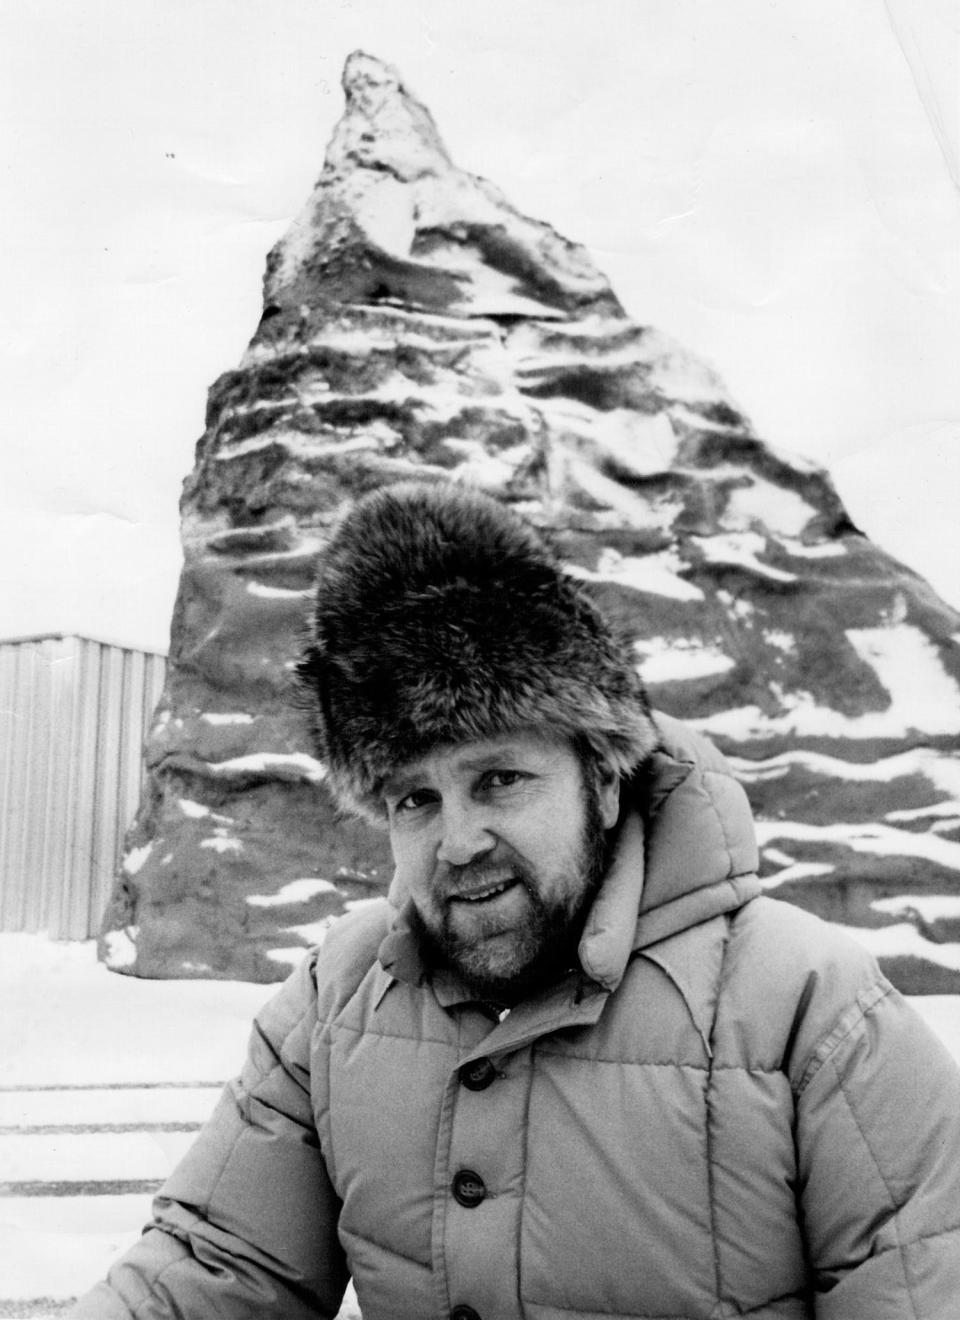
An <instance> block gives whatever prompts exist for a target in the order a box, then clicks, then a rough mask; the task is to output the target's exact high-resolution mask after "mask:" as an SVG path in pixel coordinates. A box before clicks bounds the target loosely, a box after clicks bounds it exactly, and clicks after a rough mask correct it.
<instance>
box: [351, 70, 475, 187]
mask: <svg viewBox="0 0 960 1320" xmlns="http://www.w3.org/2000/svg"><path fill="white" fill-rule="evenodd" d="M342 81H343V92H344V96H345V97H346V112H345V114H344V115H343V118H342V119H341V120H340V122H339V124H338V125H337V127H336V128H335V129H334V133H333V137H332V139H331V140H330V145H329V146H328V147H327V157H326V170H327V171H329V172H330V173H332V174H342V173H345V172H346V171H347V170H349V169H353V168H357V167H359V168H361V169H372V170H384V171H386V173H388V174H392V175H394V177H395V178H397V179H400V180H402V181H403V182H405V183H409V182H410V181H411V180H413V179H417V178H420V177H421V176H422V175H424V174H431V173H440V172H441V171H442V170H444V169H449V168H451V161H450V157H449V156H448V155H447V150H446V147H444V145H443V143H442V142H441V140H440V134H439V133H438V132H437V128H436V125H435V124H434V122H433V116H432V115H431V114H430V111H429V110H427V108H426V106H423V105H421V104H420V102H419V101H418V100H416V99H415V98H414V97H413V96H411V94H410V93H409V92H408V91H407V89H406V88H405V87H404V85H403V83H402V82H401V80H400V75H399V73H398V72H397V70H396V69H394V68H393V67H392V66H391V65H389V64H384V63H383V62H382V61H381V60H378V59H376V58H375V57H374V56H373V55H367V54H366V53H365V52H364V51H362V50H355V51H354V52H353V54H352V55H350V56H349V57H348V59H347V62H346V64H345V65H344V69H343V80H342Z"/></svg>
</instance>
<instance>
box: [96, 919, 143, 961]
mask: <svg viewBox="0 0 960 1320" xmlns="http://www.w3.org/2000/svg"><path fill="white" fill-rule="evenodd" d="M139 933H140V927H139V926H124V927H123V929H122V930H111V931H108V932H107V934H106V935H104V937H103V944H104V950H105V953H104V959H103V961H104V963H105V964H106V966H107V967H109V968H110V970H111V971H114V972H116V971H119V970H120V968H122V967H132V966H133V964H134V963H135V962H136V961H137V945H136V938H137V936H138V935H139Z"/></svg>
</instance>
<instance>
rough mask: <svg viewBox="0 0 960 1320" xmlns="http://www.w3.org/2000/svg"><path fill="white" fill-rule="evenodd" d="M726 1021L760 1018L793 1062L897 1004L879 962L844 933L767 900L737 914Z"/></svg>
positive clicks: (727, 975) (769, 1037)
mask: <svg viewBox="0 0 960 1320" xmlns="http://www.w3.org/2000/svg"><path fill="white" fill-rule="evenodd" d="M725 964H726V965H725V975H724V990H725V991H726V992H727V994H726V998H727V1004H726V1006H725V1007H726V1010H727V1014H728V1016H729V1015H731V1014H732V1015H733V1016H734V1017H738V1018H740V1019H741V1020H742V1021H743V1020H753V1019H756V1018H757V1017H759V1019H760V1020H761V1021H762V1023H763V1033H762V1034H764V1035H765V1036H766V1038H767V1040H768V1043H770V1044H773V1043H775V1042H776V1041H777V1040H778V1039H781V1040H784V1041H786V1040H789V1041H790V1042H791V1052H792V1053H793V1055H794V1058H795V1059H796V1058H803V1057H804V1056H805V1055H808V1054H809V1053H811V1052H813V1051H815V1050H816V1049H817V1048H819V1046H820V1045H821V1044H822V1042H823V1041H824V1040H826V1039H827V1038H829V1037H831V1036H832V1035H833V1034H834V1033H836V1032H838V1031H839V1032H844V1031H849V1030H851V1029H853V1028H854V1026H855V1024H856V1023H858V1022H859V1021H861V1020H862V1019H864V1018H865V1017H867V1016H872V1015H873V1014H875V1013H876V1012H877V1011H878V1010H880V1009H881V1008H882V1006H883V1004H884V1001H885V1000H887V999H888V998H889V997H890V996H893V998H894V999H898V998H899V996H897V994H896V991H895V990H894V988H893V986H892V985H891V984H890V982H889V981H888V980H887V978H886V977H885V976H884V975H883V972H882V971H881V969H880V967H879V965H878V964H877V961H876V959H875V958H874V957H873V955H872V954H871V953H870V952H869V950H868V949H866V948H865V947H864V946H863V945H862V944H861V943H859V942H858V941H857V940H856V939H855V938H854V937H853V936H852V935H850V934H849V933H848V932H847V931H845V930H844V929H843V928H842V927H839V926H836V925H834V924H832V923H830V922H827V921H823V920H822V919H821V918H820V917H817V916H814V915H813V914H812V913H810V912H805V911H803V909H801V908H798V907H796V906H795V905H794V904H792V903H786V902H783V901H780V900H777V899H774V898H770V897H767V896H764V895H762V896H760V897H758V898H755V899H753V900H752V901H751V902H749V903H747V904H745V905H744V907H743V908H741V909H740V910H739V911H738V912H736V913H735V914H734V915H733V917H732V919H731V924H730V941H729V947H728V950H727V954H726V958H725Z"/></svg>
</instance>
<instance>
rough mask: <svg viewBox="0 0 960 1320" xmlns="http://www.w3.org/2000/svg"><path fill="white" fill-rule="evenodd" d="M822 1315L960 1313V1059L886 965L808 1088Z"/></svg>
mask: <svg viewBox="0 0 960 1320" xmlns="http://www.w3.org/2000/svg"><path fill="white" fill-rule="evenodd" d="M797 1149H798V1157H799V1167H800V1196H801V1206H802V1213H803V1221H804V1230H805V1236H806V1241H807V1246H808V1251H809V1254H810V1264H811V1266H812V1268H813V1272H814V1279H815V1288H816V1299H815V1315H816V1316H817V1318H818V1320H956V1317H957V1316H958V1315H960V1070H958V1068H957V1066H956V1064H955V1063H954V1061H953V1060H952V1059H951V1058H950V1057H949V1055H948V1054H947V1052H946V1051H945V1050H944V1049H943V1047H942V1046H941V1044H940V1042H939V1041H938V1040H937V1039H936V1038H935V1037H934V1036H933V1034H932V1033H931V1032H930V1031H928V1029H927V1027H926V1025H925V1023H924V1022H923V1021H922V1020H921V1019H920V1018H919V1016H918V1015H917V1014H915V1013H914V1012H913V1010H912V1009H911V1008H910V1007H909V1005H907V1004H906V1003H905V1002H904V1000H903V999H902V998H901V997H900V995H899V994H898V993H897V992H896V990H894V989H893V988H892V987H891V986H890V985H889V983H888V982H886V981H885V980H884V979H883V978H882V977H878V978H877V979H876V980H875V981H874V982H873V984H872V985H871V986H869V987H868V988H865V989H861V990H860V992H859V994H858V996H857V999H856V1002H855V1003H854V1004H853V1006H852V1007H851V1008H849V1009H848V1011H847V1012H846V1013H845V1014H844V1015H843V1016H842V1017H841V1018H840V1020H839V1021H838V1022H836V1023H835V1025H834V1027H833V1029H832V1030H831V1031H830V1032H829V1033H828V1034H827V1035H826V1036H825V1037H824V1038H822V1039H821V1040H820V1042H819V1044H818V1046H817V1048H816V1049H815V1050H814V1051H813V1052H812V1053H811V1055H810V1056H809V1058H808V1060H807V1062H806V1065H805V1067H804V1070H803V1075H802V1077H801V1078H800V1082H799V1086H798V1088H797Z"/></svg>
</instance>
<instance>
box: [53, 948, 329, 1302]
mask: <svg viewBox="0 0 960 1320" xmlns="http://www.w3.org/2000/svg"><path fill="white" fill-rule="evenodd" d="M312 967H313V963H312V960H311V959H308V960H306V961H305V962H304V964H303V965H302V966H301V968H300V969H299V970H298V971H297V972H295V973H294V975H293V976H292V977H291V978H290V980H289V981H287V983H286V984H285V986H284V987H283V989H282V990H281V991H280V993H279V994H278V995H276V996H275V997H274V998H273V999H272V1000H271V1001H270V1003H269V1004H267V1006H266V1007H265V1008H264V1009H263V1011H262V1012H261V1014H260V1015H259V1017H258V1019H257V1021H256V1022H255V1024H254V1029H253V1033H252V1036H251V1041H250V1048H249V1052H248V1055H247V1060H246V1063H245V1065H244V1068H243V1072H242V1075H241V1077H240V1079H239V1080H238V1081H237V1082H234V1083H232V1084H231V1085H230V1086H228V1087H227V1089H226V1090H225V1092H224V1094H223V1096H222V1097H221V1100H220V1103H219V1105H218V1107H217V1109H216V1111H215V1113H214V1114H213V1116H212V1118H211V1119H210V1121H209V1122H208V1123H207V1125H206V1126H205V1127H204V1129H203V1131H202V1132H201V1133H200V1135H199V1137H198V1138H197V1141H196V1142H195V1144H194V1145H193V1147H192V1148H191V1149H190V1151H189V1152H188V1153H187V1155H186V1157H185V1158H184V1160H183V1161H182V1162H181V1163H180V1165H179V1166H178V1167H177V1169H176V1170H175V1171H174V1173H173V1174H172V1176H171V1177H170V1178H169V1179H168V1180H167V1182H166V1183H165V1184H164V1186H163V1187H162V1188H161V1190H160V1193H159V1195H158V1196H157V1199H156V1201H155V1202H154V1223H153V1224H152V1225H151V1226H150V1227H149V1228H148V1229H147V1230H146V1232H145V1234H144V1236H143V1237H142V1238H141V1239H140V1241H139V1242H138V1243H137V1245H136V1246H134V1247H133V1248H132V1249H131V1250H130V1251H129V1252H128V1253H127V1254H126V1255H125V1256H124V1257H122V1258H121V1259H120V1260H119V1261H118V1262H117V1264H116V1265H114V1266H113V1268H112V1269H111V1271H110V1273H109V1275H108V1278H107V1281H106V1282H105V1283H101V1284H99V1285H98V1286H97V1287H96V1288H94V1289H93V1291H92V1292H90V1293H88V1294H87V1295H86V1297H84V1298H82V1299H81V1300H80V1301H79V1302H78V1303H77V1304H76V1306H75V1307H74V1309H73V1310H72V1311H71V1312H70V1313H69V1314H70V1316H71V1320H131V1318H132V1317H136V1320H172V1318H173V1317H176V1320H201V1318H202V1320H217V1318H218V1317H222V1318H223V1320H226V1318H227V1317H229V1320H253V1317H257V1320H307V1318H308V1317H309V1318H310V1320H318V1317H319V1318H320V1320H322V1318H323V1317H328V1318H329V1317H333V1316H335V1315H336V1314H337V1310H338V1308H339V1306H340V1302H341V1299H342V1297H343V1293H344V1290H345V1288H346V1283H347V1270H346V1263H345V1260H344V1257H343V1252H342V1250H341V1247H340V1244H339V1242H338V1239H337V1219H338V1215H339V1204H338V1202H337V1200H336V1197H335V1195H334V1192H333V1189H332V1188H331V1186H330V1181H329V1178H328V1176H327V1172H326V1168H325V1165H324V1161H323V1158H322V1156H321V1153H320V1149H319V1143H318V1139H317V1134H316V1131H315V1128H314V1124H313V1115H312V1111H311V1105H310V1078H309V1057H310V1056H309V1049H310V1038H311V1032H312V1027H313V1025H314V1023H315V1021H316V992H315V988H314V982H313V970H312Z"/></svg>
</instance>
